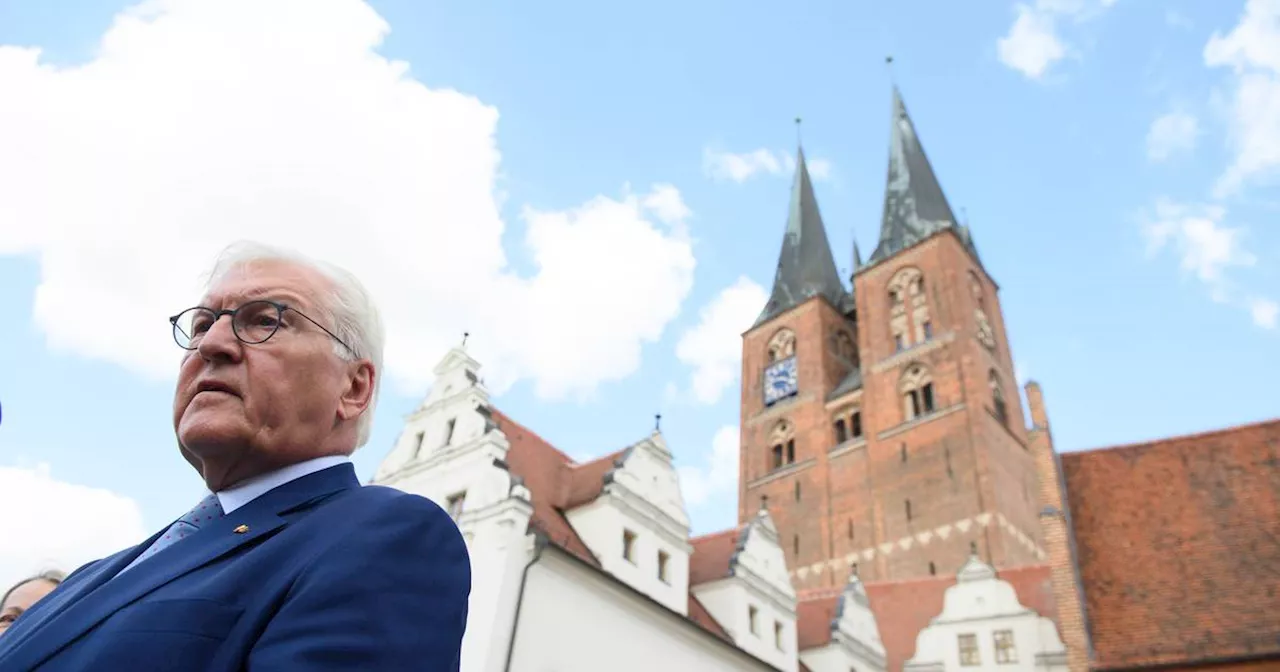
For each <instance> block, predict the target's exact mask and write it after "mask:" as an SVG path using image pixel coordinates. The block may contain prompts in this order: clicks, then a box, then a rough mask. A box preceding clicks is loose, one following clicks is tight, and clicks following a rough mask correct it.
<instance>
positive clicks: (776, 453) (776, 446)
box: [769, 420, 796, 469]
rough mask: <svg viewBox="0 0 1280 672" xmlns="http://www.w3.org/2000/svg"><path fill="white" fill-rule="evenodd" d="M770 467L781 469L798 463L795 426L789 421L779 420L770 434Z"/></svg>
mask: <svg viewBox="0 0 1280 672" xmlns="http://www.w3.org/2000/svg"><path fill="white" fill-rule="evenodd" d="M769 446H770V448H769V465H770V468H771V469H779V468H781V467H785V466H786V465H788V464H792V463H794V462H795V461H796V432H795V426H794V425H792V424H791V422H790V421H788V420H779V421H778V424H776V425H774V426H773V431H772V432H770V433H769Z"/></svg>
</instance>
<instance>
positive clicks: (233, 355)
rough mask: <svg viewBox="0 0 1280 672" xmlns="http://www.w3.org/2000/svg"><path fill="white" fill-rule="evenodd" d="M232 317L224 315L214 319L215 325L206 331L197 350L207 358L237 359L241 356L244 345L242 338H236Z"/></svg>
mask: <svg viewBox="0 0 1280 672" xmlns="http://www.w3.org/2000/svg"><path fill="white" fill-rule="evenodd" d="M231 319H232V317H231V316H230V315H223V316H221V317H219V318H218V319H217V320H214V322H213V325H212V326H210V327H209V330H208V331H206V332H205V333H204V337H202V338H201V339H200V345H199V346H198V347H196V351H197V352H199V353H200V356H201V357H202V358H204V359H206V360H214V359H224V360H227V359H229V360H233V361H234V360H236V359H238V358H239V357H240V354H241V348H242V347H243V346H244V344H243V343H241V342H240V339H238V338H236V334H235V330H234V329H233V328H232V325H231Z"/></svg>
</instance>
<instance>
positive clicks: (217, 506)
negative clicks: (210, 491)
mask: <svg viewBox="0 0 1280 672" xmlns="http://www.w3.org/2000/svg"><path fill="white" fill-rule="evenodd" d="M221 517H222V504H221V503H219V502H218V496H217V495H209V496H208V497H205V498H204V499H202V500H200V503H199V504H196V506H195V508H194V509H191V510H190V511H188V512H187V515H185V516H183V517H181V518H179V519H178V520H180V521H182V522H184V523H187V524H188V525H192V526H194V527H200V526H201V525H204V524H205V523H208V522H209V521H212V520H215V519H218V518H221Z"/></svg>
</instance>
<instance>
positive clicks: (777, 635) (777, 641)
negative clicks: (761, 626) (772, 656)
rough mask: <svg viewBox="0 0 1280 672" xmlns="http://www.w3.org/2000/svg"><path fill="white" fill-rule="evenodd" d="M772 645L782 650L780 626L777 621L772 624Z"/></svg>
mask: <svg viewBox="0 0 1280 672" xmlns="http://www.w3.org/2000/svg"><path fill="white" fill-rule="evenodd" d="M773 644H774V646H777V647H778V650H779V651H781V650H782V624H781V623H779V622H777V621H774V622H773Z"/></svg>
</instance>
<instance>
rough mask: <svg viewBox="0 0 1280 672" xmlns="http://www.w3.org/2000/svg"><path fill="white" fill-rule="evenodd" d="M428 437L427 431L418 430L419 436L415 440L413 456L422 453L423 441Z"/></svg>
mask: <svg viewBox="0 0 1280 672" xmlns="http://www.w3.org/2000/svg"><path fill="white" fill-rule="evenodd" d="M426 438H427V433H426V432H418V436H417V437H415V438H414V441H413V456H414V457H417V456H419V455H421V454H422V441H423V440H424V439H426Z"/></svg>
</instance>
